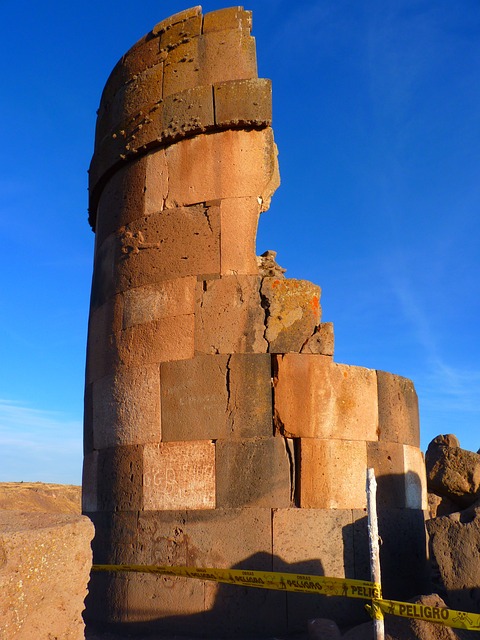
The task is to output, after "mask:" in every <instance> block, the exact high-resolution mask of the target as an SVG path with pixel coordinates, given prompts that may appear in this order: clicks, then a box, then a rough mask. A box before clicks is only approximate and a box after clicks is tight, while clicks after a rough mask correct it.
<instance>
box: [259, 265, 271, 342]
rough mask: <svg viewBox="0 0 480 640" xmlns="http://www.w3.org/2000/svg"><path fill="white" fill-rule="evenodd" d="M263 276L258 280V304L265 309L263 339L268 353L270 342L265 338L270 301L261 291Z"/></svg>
mask: <svg viewBox="0 0 480 640" xmlns="http://www.w3.org/2000/svg"><path fill="white" fill-rule="evenodd" d="M263 280H264V279H263V278H262V279H261V280H260V288H259V294H260V305H261V307H262V309H263V310H264V311H265V318H264V321H263V326H264V329H263V339H264V340H265V342H266V343H267V353H269V351H270V342H269V341H268V338H267V325H268V318H269V317H270V301H269V300H268V298H267V296H265V295H264V294H263V293H262V287H263Z"/></svg>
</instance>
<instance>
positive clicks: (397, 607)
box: [373, 600, 480, 631]
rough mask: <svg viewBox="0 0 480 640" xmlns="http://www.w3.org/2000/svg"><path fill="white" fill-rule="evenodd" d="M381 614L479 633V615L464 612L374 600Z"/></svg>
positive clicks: (409, 603) (394, 601) (410, 603)
mask: <svg viewBox="0 0 480 640" xmlns="http://www.w3.org/2000/svg"><path fill="white" fill-rule="evenodd" d="M373 604H374V605H377V606H378V607H379V608H380V609H381V610H382V611H383V613H388V614H390V615H392V616H400V617H402V618H415V619H416V620H425V622H437V623H439V624H443V625H445V626H447V627H455V628H456V629H468V630H469V631H480V615H479V614H478V613H467V612H466V611H456V610H455V609H447V608H445V607H430V606H428V605H425V604H413V603H412V602H397V601H396V600H374V601H373Z"/></svg>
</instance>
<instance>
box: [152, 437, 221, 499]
mask: <svg viewBox="0 0 480 640" xmlns="http://www.w3.org/2000/svg"><path fill="white" fill-rule="evenodd" d="M143 465H144V472H143V492H144V509H145V510H153V511H156V510H172V509H173V510H175V509H185V508H186V509H214V508H215V444H214V443H213V442H208V441H192V442H165V443H162V444H159V445H146V446H145V451H144V456H143Z"/></svg>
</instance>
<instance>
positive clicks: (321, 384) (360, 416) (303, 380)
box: [274, 353, 378, 441]
mask: <svg viewBox="0 0 480 640" xmlns="http://www.w3.org/2000/svg"><path fill="white" fill-rule="evenodd" d="M274 364H275V366H276V375H275V378H274V390H275V391H274V410H275V421H276V424H277V427H278V428H279V429H280V430H281V432H282V433H284V434H285V435H288V436H291V437H295V438H298V437H301V438H335V439H341V440H359V441H363V440H372V441H375V440H377V427H378V405H377V381H376V375H375V371H373V370H371V369H364V368H362V367H353V366H349V365H345V364H336V363H333V362H332V360H331V358H329V357H326V356H321V355H316V354H312V355H311V354H303V353H302V354H288V355H285V356H283V357H282V356H277V357H274Z"/></svg>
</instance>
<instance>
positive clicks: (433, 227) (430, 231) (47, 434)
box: [0, 0, 480, 483]
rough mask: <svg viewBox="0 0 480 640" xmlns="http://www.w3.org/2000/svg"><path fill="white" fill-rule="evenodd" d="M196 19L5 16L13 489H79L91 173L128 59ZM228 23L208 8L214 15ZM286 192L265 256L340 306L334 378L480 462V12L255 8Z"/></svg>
mask: <svg viewBox="0 0 480 640" xmlns="http://www.w3.org/2000/svg"><path fill="white" fill-rule="evenodd" d="M188 6H189V5H187V4H185V3H184V2H178V1H173V0H172V1H168V0H163V1H161V2H159V1H158V0H156V1H155V2H154V1H153V0H144V1H143V2H142V3H138V2H127V1H126V0H116V1H115V2H111V1H110V0H106V1H105V2H91V1H88V0H87V1H86V2H64V1H63V0H62V1H60V0H51V1H48V2H44V3H32V2H31V1H30V0H29V1H28V2H27V1H26V0H15V2H13V0H5V1H4V2H2V3H1V8H2V19H1V26H0V29H1V37H0V49H1V59H2V86H3V91H2V96H3V98H2V101H1V103H0V114H1V122H2V153H1V156H0V163H1V171H0V189H1V194H0V219H1V227H2V234H3V236H2V238H3V241H2V250H1V256H2V265H3V267H2V274H3V277H2V286H1V288H0V296H1V297H0V301H1V314H0V328H1V336H2V339H1V343H0V452H1V453H0V481H19V480H24V481H36V480H40V481H48V482H68V483H79V482H80V478H81V460H82V426H81V423H82V412H83V375H84V361H85V343H86V326H87V316H88V304H89V293H90V279H91V271H92V256H93V240H94V236H93V234H92V232H91V231H90V229H89V227H88V224H87V168H88V165H89V162H90V157H91V153H92V148H93V136H94V126H95V117H96V115H95V111H96V109H97V107H98V103H99V98H100V94H101V91H102V88H103V85H104V83H105V81H106V79H107V77H108V75H109V73H110V71H111V69H112V68H113V66H114V64H115V63H116V61H117V60H118V58H119V57H120V56H121V55H122V54H123V53H124V52H126V51H127V50H128V49H129V48H130V46H131V45H132V44H133V43H134V42H136V40H138V39H139V38H140V37H141V36H142V35H143V34H144V33H146V32H147V31H149V30H150V29H151V28H152V27H153V26H154V25H155V24H156V23H157V22H159V21H160V20H162V19H163V18H165V17H167V16H169V15H171V14H172V13H176V12H178V11H180V10H182V9H185V8H187V7H188ZM222 6H228V4H219V3H218V2H210V1H206V2H204V3H203V9H204V11H205V12H206V11H211V10H214V9H218V8H221V7H222ZM245 8H247V9H252V10H253V12H254V14H253V18H254V28H253V33H254V35H255V36H256V38H257V55H258V65H259V76H260V77H266V78H271V79H272V80H273V90H274V94H273V95H274V130H275V137H276V141H277V144H278V146H279V150H280V171H281V176H282V186H281V187H280V189H279V190H278V191H277V193H276V195H275V196H274V198H273V201H272V206H271V209H270V211H268V212H267V213H265V214H263V216H262V219H261V221H260V228H259V235H258V252H259V253H260V252H263V251H264V250H265V249H274V250H277V251H278V261H279V263H280V264H281V265H282V266H284V267H286V268H287V269H288V272H287V276H290V277H296V278H303V279H307V280H311V281H313V282H315V283H317V284H319V285H320V286H321V287H322V289H323V294H322V306H323V319H324V320H325V321H333V322H334V324H335V334H336V353H335V360H336V361H337V362H343V363H348V364H355V365H361V366H365V367H370V368H375V369H383V370H387V371H391V372H394V373H398V374H400V375H403V376H406V377H408V378H411V379H413V380H414V382H415V385H416V388H417V392H418V395H419V398H420V410H421V422H422V447H423V448H424V449H425V447H426V445H427V444H428V442H429V441H430V440H431V439H432V438H433V437H434V436H435V435H437V434H438V433H452V432H453V433H455V434H457V436H458V437H459V438H460V441H461V444H462V446H464V447H465V448H468V449H471V450H474V451H476V450H477V449H478V447H479V446H480V437H479V426H480V322H479V316H480V179H479V178H480V175H479V174H480V155H479V149H480V3H479V2H478V0H459V1H457V2H452V0H423V1H422V0H412V1H410V0H370V1H369V2H359V1H358V0H322V1H316V0H312V1H310V2H306V1H303V2H302V1H300V0H295V2H293V1H291V0H290V1H289V2H287V1H285V0H252V1H251V2H249V3H248V4H246V5H245Z"/></svg>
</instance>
